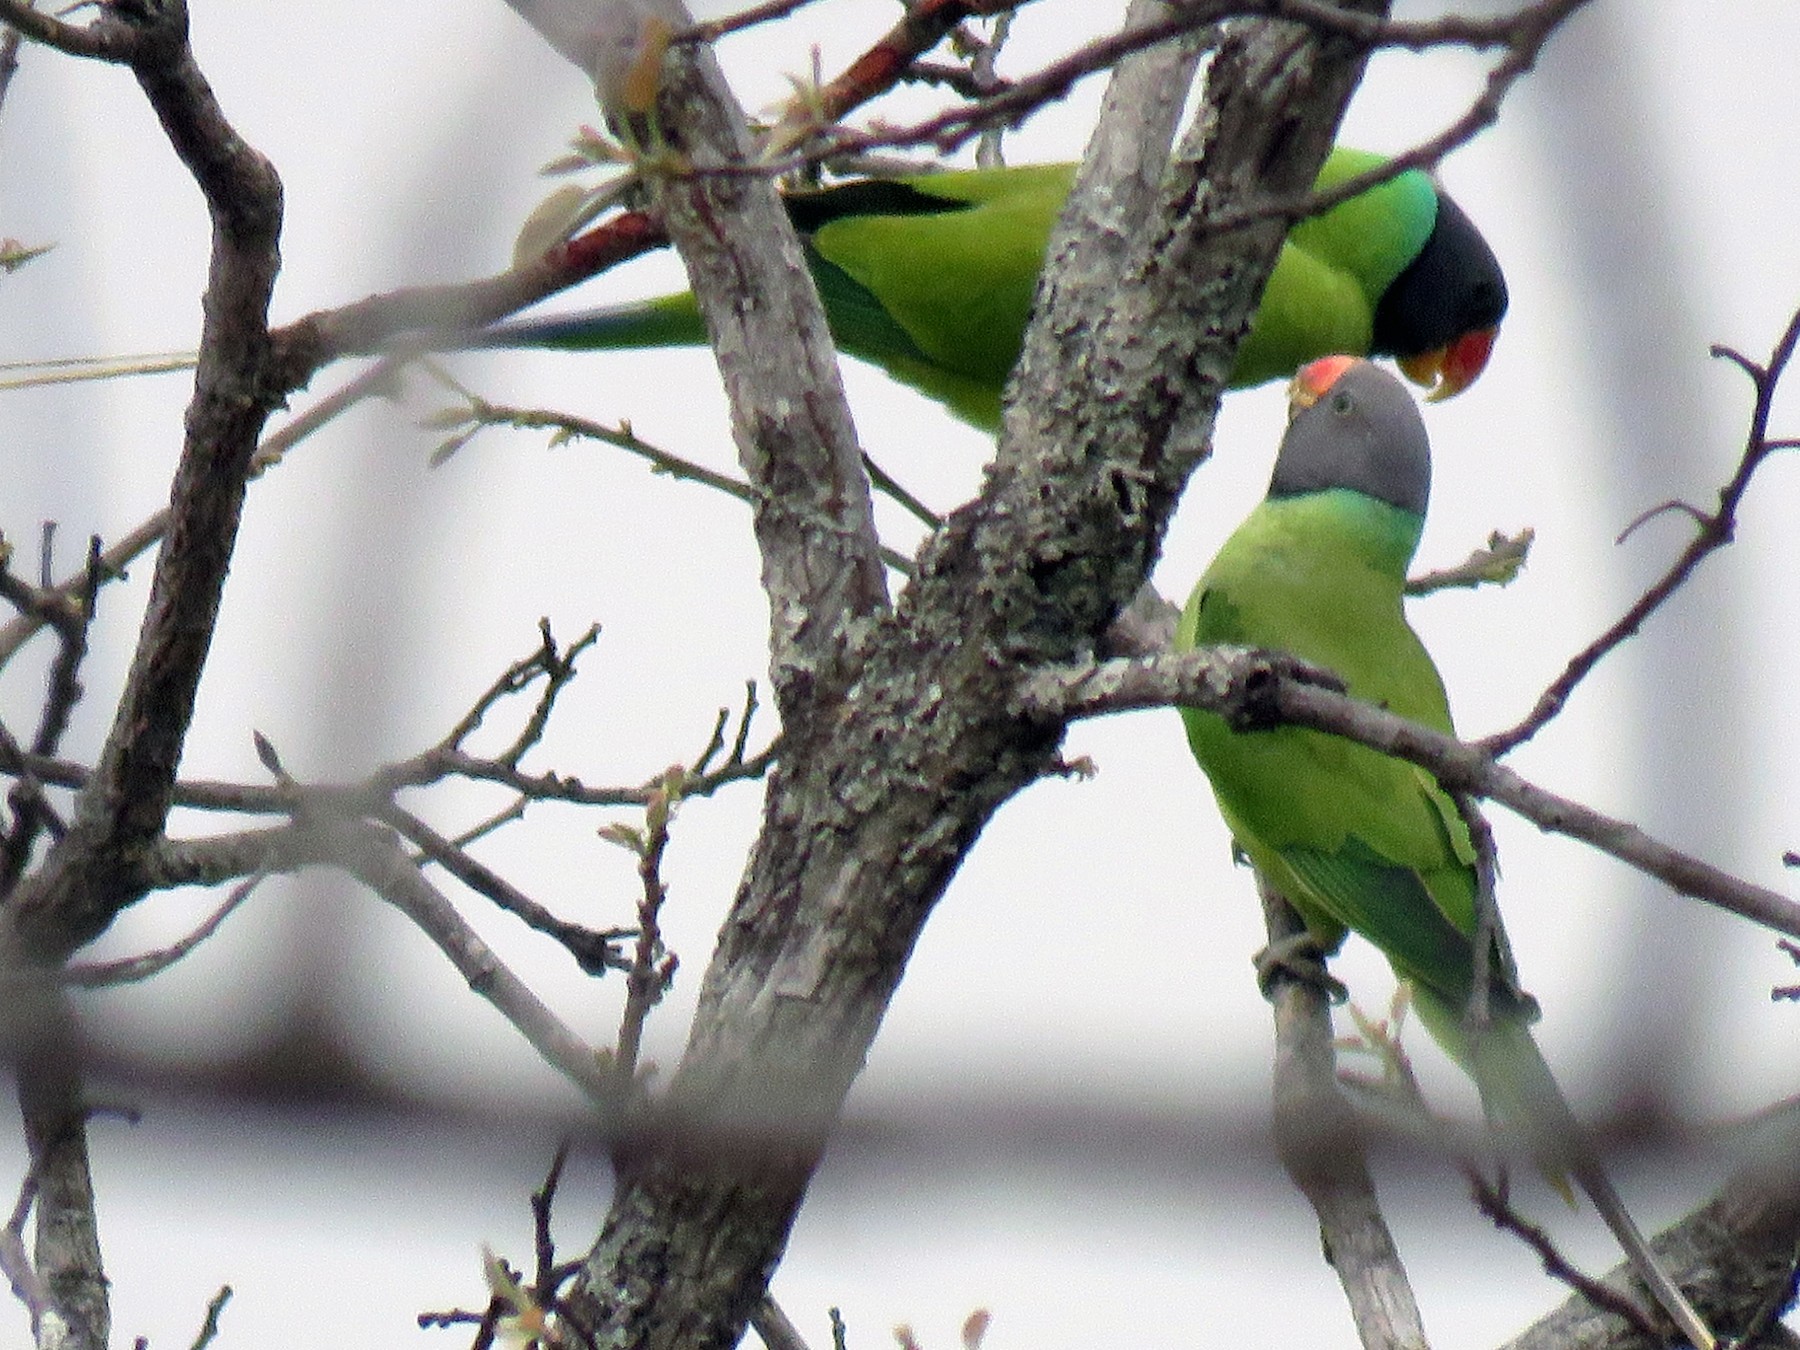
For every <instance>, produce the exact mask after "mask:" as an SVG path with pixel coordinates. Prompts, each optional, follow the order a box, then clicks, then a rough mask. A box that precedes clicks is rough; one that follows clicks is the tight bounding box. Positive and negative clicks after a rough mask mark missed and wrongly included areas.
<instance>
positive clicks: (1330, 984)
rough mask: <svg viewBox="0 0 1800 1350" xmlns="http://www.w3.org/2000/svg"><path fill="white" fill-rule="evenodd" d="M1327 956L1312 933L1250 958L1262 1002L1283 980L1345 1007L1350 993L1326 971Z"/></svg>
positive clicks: (1282, 941)
mask: <svg viewBox="0 0 1800 1350" xmlns="http://www.w3.org/2000/svg"><path fill="white" fill-rule="evenodd" d="M1327 954H1328V953H1327V952H1326V949H1325V944H1324V943H1322V942H1320V941H1319V939H1318V938H1316V937H1314V936H1313V935H1312V934H1311V933H1295V934H1293V935H1291V936H1289V937H1284V938H1277V939H1276V940H1275V941H1273V942H1271V943H1270V944H1269V945H1268V946H1266V947H1264V948H1263V949H1262V950H1261V951H1259V952H1258V953H1257V954H1256V955H1255V956H1253V957H1251V958H1250V960H1251V962H1252V964H1254V965H1255V967H1256V987H1257V988H1258V989H1260V990H1262V995H1263V997H1264V998H1272V997H1273V996H1274V991H1275V981H1276V980H1278V979H1282V978H1286V979H1290V980H1296V981H1298V982H1299V983H1301V984H1304V985H1309V986H1311V987H1312V988H1314V989H1316V990H1318V991H1319V992H1320V993H1321V994H1323V995H1324V996H1325V997H1326V998H1327V999H1328V1000H1329V1001H1330V1002H1331V1003H1332V1004H1333V1005H1336V1004H1339V1003H1344V1002H1346V1001H1348V999H1349V997H1350V990H1349V989H1348V988H1347V987H1346V986H1345V985H1344V982H1343V981H1342V980H1340V979H1338V978H1337V977H1336V976H1334V975H1333V974H1332V973H1331V972H1330V971H1328V970H1327V969H1325V957H1326V955H1327Z"/></svg>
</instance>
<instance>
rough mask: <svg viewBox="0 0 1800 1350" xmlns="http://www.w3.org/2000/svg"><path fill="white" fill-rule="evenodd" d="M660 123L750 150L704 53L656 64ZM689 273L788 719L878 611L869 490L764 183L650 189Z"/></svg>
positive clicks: (744, 156)
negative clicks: (723, 398)
mask: <svg viewBox="0 0 1800 1350" xmlns="http://www.w3.org/2000/svg"><path fill="white" fill-rule="evenodd" d="M659 109H660V116H661V118H662V120H663V124H664V126H665V127H666V128H668V129H669V130H670V131H671V132H672V133H673V134H675V135H676V137H677V139H678V142H679V145H680V148H681V149H682V151H683V153H684V154H685V155H686V156H687V157H688V158H689V159H690V160H691V161H692V162H693V163H694V164H695V165H696V166H698V167H700V168H701V169H703V170H704V169H705V168H707V167H709V166H713V165H738V164H743V163H746V162H748V161H749V160H750V159H751V158H752V157H753V155H754V147H753V146H752V144H751V142H750V138H749V135H748V133H747V130H746V127H745V121H744V117H743V114H742V112H741V111H739V109H738V108H737V105H736V102H735V101H734V100H733V99H732V97H731V94H730V91H729V90H728V89H727V88H726V86H725V82H724V77H723V76H722V75H721V73H720V72H719V69H718V65H717V63H716V62H715V61H714V59H713V57H712V55H711V53H710V52H708V51H706V50H705V49H703V48H677V49H675V50H674V51H672V52H671V53H669V56H668V58H667V60H666V62H665V66H664V85H663V89H662V92H661V97H660V99H659ZM651 189H652V197H653V199H654V201H655V202H656V204H657V207H658V209H659V211H660V214H661V215H662V217H663V220H664V223H665V224H666V226H667V227H668V231H669V236H670V238H671V239H672V240H673V241H674V243H675V247H676V249H677V250H678V251H679V252H680V254H681V257H682V261H683V262H684V263H685V264H686V266H687V270H688V278H689V281H690V283H691V284H692V286H693V290H694V295H695V298H696V299H697V300H698V301H699V304H700V311H701V314H702V316H703V317H704V318H705V320H706V325H707V332H708V335H709V337H710V339H711V342H712V347H713V352H714V354H715V356H716V358H717V360H718V364H719V373H720V375H721V377H722V378H723V380H724V384H725V392H726V395H727V397H728V398H729V400H730V403H731V417H732V430H733V434H734V435H735V437H736V439H737V443H738V455H739V458H740V460H741V461H742V463H743V466H744V470H745V473H746V475H747V477H748V478H749V481H750V485H751V487H752V488H753V489H754V490H755V492H756V493H757V499H756V501H755V502H754V503H753V504H752V508H751V509H752V512H753V514H754V517H755V529H756V538H757V544H758V546H759V548H760V549H761V552H762V559H763V586H764V589H765V590H766V591H767V592H768V597H769V611H770V621H771V630H770V666H771V673H772V678H773V681H774V686H775V696H776V703H777V706H778V707H779V708H780V710H781V715H782V720H783V723H784V725H787V724H791V723H792V722H794V721H795V720H797V719H799V718H802V717H805V716H806V715H808V714H810V713H813V712H815V711H816V710H817V709H818V708H819V707H820V706H821V705H822V701H828V700H830V699H833V698H835V697H836V696H837V695H838V693H839V692H840V691H841V690H842V688H843V686H844V684H845V682H846V681H847V678H848V671H847V668H846V664H845V662H846V658H847V655H848V652H847V647H848V645H849V644H850V643H851V642H852V641H853V640H854V634H855V633H856V632H857V631H859V629H858V627H857V626H856V625H853V624H852V623H851V622H850V621H852V620H867V619H869V618H870V617H872V616H874V615H875V614H877V613H879V612H881V611H882V610H884V609H885V608H886V606H887V590H886V581H885V576H886V574H885V572H884V571H883V568H882V565H881V558H880V551H879V548H880V546H879V541H878V539H877V537H876V533H875V523H874V515H873V507H872V503H871V500H870V495H869V481H868V477H867V475H865V474H864V472H863V468H862V460H861V456H860V453H859V451H858V447H857V443H856V433H855V430H854V429H853V428H852V426H851V424H850V411H849V407H848V405H847V404H846V403H845V401H844V395H843V386H842V384H841V382H840V380H839V378H838V368H837V355H836V350H835V348H834V347H833V346H832V342H831V335H830V332H829V331H828V330H827V328H826V325H825V313H824V310H823V308H822V307H821V306H820V304H819V298H818V295H817V293H816V292H815V291H814V289H813V286H812V281H811V278H810V277H809V276H808V274H807V270H806V264H805V259H804V258H803V256H802V255H801V251H800V244H799V240H798V239H797V238H796V237H795V235H794V231H793V228H792V226H791V225H789V223H788V219H787V213H786V212H785V211H784V210H783V209H782V206H781V201H780V198H779V196H778V194H777V193H776V190H775V185H774V183H773V182H772V181H769V180H767V179H763V178H760V177H758V176H754V175H752V176H747V177H719V176H710V175H705V174H702V175H700V176H693V177H685V176H684V177H681V178H672V177H657V178H653V179H652V181H651Z"/></svg>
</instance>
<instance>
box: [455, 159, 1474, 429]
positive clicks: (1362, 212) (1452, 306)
mask: <svg viewBox="0 0 1800 1350" xmlns="http://www.w3.org/2000/svg"><path fill="white" fill-rule="evenodd" d="M1381 163H1382V159H1381V157H1380V156H1379V155H1372V154H1369V153H1366V152H1364V151H1360V150H1348V149H1343V148H1339V149H1337V150H1334V151H1332V153H1331V156H1330V158H1329V159H1328V160H1327V161H1326V163H1325V167H1324V169H1323V170H1322V171H1321V173H1320V175H1319V179H1318V185H1319V187H1321V188H1329V187H1331V186H1333V185H1335V184H1337V183H1341V182H1343V181H1345V180H1346V179H1348V178H1350V177H1352V176H1353V175H1355V174H1358V173H1361V172H1363V171H1365V170H1368V169H1371V168H1374V167H1376V166H1377V165H1379V164H1381ZM1074 175H1075V166H1074V165H1073V164H1041V165H1027V166H1020V167H1016V168H1002V169H973V170H968V171H962V172H954V173H939V174H926V175H921V176H917V177H910V178H883V179H875V178H867V179H858V180H854V181H851V182H847V183H842V184H838V185H837V186H834V187H829V188H825V189H823V190H820V191H816V192H795V193H790V194H789V195H788V198H787V205H788V214H789V215H790V216H791V217H792V218H793V222H794V226H795V228H796V229H797V230H798V231H799V232H800V234H801V235H802V236H803V237H804V239H805V241H806V248H807V260H808V262H809V264H810V265H811V268H812V273H813V280H814V281H815V282H816V283H817V285H818V288H819V295H820V298H821V299H822V300H823V301H824V304H825V312H826V315H827V317H828V318H829V320H830V323H831V332H832V336H833V337H834V338H835V339H836V341H837V345H838V348H839V349H840V350H841V351H843V352H845V353H847V354H849V355H851V356H855V357H859V358H861V359H862V360H864V361H869V362H872V363H873V364H875V365H877V366H880V367H881V368H882V369H883V370H885V371H887V372H888V373H889V374H890V375H892V376H893V377H894V378H895V379H897V380H900V381H902V382H903V383H905V384H909V385H911V386H913V387H914V388H915V389H918V390H920V391H921V392H923V393H925V394H927V395H929V396H930V397H932V398H934V399H937V400H938V401H940V402H942V403H944V404H946V405H948V406H949V408H950V410H951V411H952V412H954V413H955V414H956V415H957V416H959V417H961V418H963V419H964V420H965V421H968V422H971V423H973V424H974V425H976V426H978V427H983V428H987V429H990V430H992V429H996V428H998V426H999V424H1000V395H1001V391H1002V389H1003V387H1004V386H1005V383H1006V377H1007V376H1008V375H1009V374H1010V373H1011V371H1012V368H1013V365H1014V363H1015V362H1016V361H1017V360H1018V357H1019V346H1020V343H1021V342H1022V341H1023V339H1024V334H1025V323H1026V320H1027V319H1028V318H1029V317H1030V314H1031V302H1032V297H1033V295H1034V294H1035V292H1036V289H1037V278H1038V272H1039V271H1040V270H1041V269H1042V267H1043V263H1044V248H1045V245H1046V243H1047V242H1048V240H1049V237H1050V228H1051V226H1052V225H1053V224H1054V223H1055V220H1056V216H1057V213H1058V212H1059V211H1060V210H1061V209H1062V204H1063V200H1064V199H1065V198H1066V197H1067V196H1068V194H1069V186H1070V184H1071V183H1072V182H1073V180H1074ZM1505 313H1506V280H1505V278H1504V276H1502V274H1501V271H1500V265H1499V263H1498V262H1496V261H1495V259H1494V254H1493V251H1492V250H1491V249H1490V248H1489V247H1488V244H1487V241H1486V240H1485V239H1483V238H1482V237H1481V233H1480V232H1479V231H1478V230H1477V229H1476V228H1475V226H1474V224H1473V223H1472V222H1471V221H1470V220H1469V218H1468V217H1467V216H1466V215H1464V214H1463V212H1462V210H1461V209H1460V208H1458V206H1457V205H1456V203H1455V202H1453V201H1451V200H1450V198H1449V197H1447V196H1446V195H1444V193H1443V192H1441V191H1440V190H1439V189H1438V188H1437V186H1436V185H1435V184H1434V183H1433V182H1432V181H1431V179H1430V178H1428V177H1427V176H1426V175H1425V174H1423V173H1420V172H1418V171H1416V170H1413V171H1409V172H1407V173H1403V174H1401V175H1399V176H1398V177H1396V178H1394V179H1391V180H1390V181H1388V182H1386V183H1384V184H1382V185H1381V186H1379V187H1376V188H1372V189H1370V190H1369V191H1367V192H1365V193H1363V194H1361V195H1360V196H1357V197H1353V198H1351V199H1350V200H1349V201H1346V202H1343V203H1341V204H1340V205H1338V206H1335V207H1333V208H1332V209H1331V210H1329V211H1326V212H1325V213H1324V214H1322V215H1319V216H1315V217H1313V218H1310V219H1308V220H1303V221H1301V222H1300V223H1299V224H1298V225H1296V226H1295V227H1294V228H1293V230H1292V231H1291V232H1290V233H1289V234H1288V238H1287V241H1286V243H1284V244H1283V246H1282V249H1281V256H1280V258H1279V259H1278V260H1277V262H1276V264H1275V270H1274V273H1273V274H1272V275H1271V276H1270V278H1269V282H1268V287H1267V289H1266V290H1265V291H1264V293H1263V299H1262V305H1261V308H1260V309H1259V310H1258V312H1257V315H1256V320H1255V322H1254V324H1253V326H1252V327H1251V330H1250V333H1249V336H1248V337H1246V338H1245V340H1244V344H1243V346H1242V348H1241V349H1240V350H1239V352H1238V363H1237V368H1236V370H1235V372H1234V373H1233V376H1232V384H1233V385H1234V386H1244V385H1252V384H1261V383H1262V382H1263V381H1265V380H1272V379H1276V378H1280V377H1285V376H1288V375H1292V374H1293V373H1294V371H1295V370H1296V369H1297V368H1298V367H1299V366H1300V365H1301V364H1302V363H1304V362H1306V361H1309V360H1311V359H1313V358H1314V357H1318V356H1323V355H1326V354H1327V353H1330V352H1341V351H1348V352H1358V353H1366V354H1368V355H1372V356H1392V357H1396V358H1398V359H1399V362H1400V366H1401V369H1403V370H1404V371H1405V372H1406V373H1407V375H1408V376H1409V377H1411V378H1412V379H1414V380H1416V381H1418V382H1420V383H1422V384H1426V385H1431V386H1434V388H1435V391H1436V392H1435V393H1434V395H1433V396H1434V397H1438V398H1448V397H1449V396H1450V395H1452V394H1455V393H1457V392H1458V391H1460V390H1462V389H1464V388H1466V387H1467V386H1468V385H1469V384H1470V383H1471V382H1473V381H1474V379H1475V378H1476V377H1477V376H1478V375H1480V374H1481V371H1482V368H1483V367H1484V366H1485V365H1486V364H1487V359H1488V354H1489V352H1490V351H1491V350H1492V348H1493V343H1494V337H1495V333H1496V332H1497V330H1498V325H1499V323H1500V319H1501V317H1502V316H1503V315H1504V314H1505ZM705 341H706V333H705V330H704V329H703V327H702V325H701V321H700V315H699V311H698V309H697V308H696V307H695V304H694V299H693V297H692V296H691V295H686V294H682V295H669V296H663V297H660V298H658V299H654V300H648V301H644V302H642V303H638V304H628V305H618V306H614V307H611V308H606V309H597V310H589V311H587V312H585V313H581V314H573V315H569V316H566V317H562V318H547V319H528V320H524V321H521V322H515V323H508V324H501V325H498V326H496V327H494V328H491V329H488V330H487V331H486V332H484V333H482V334H480V335H478V336H476V337H474V338H473V339H471V343H472V345H479V346H490V347H553V348H563V349H571V350H592V349H596V348H627V347H671V346H697V345H702V344H704V343H705Z"/></svg>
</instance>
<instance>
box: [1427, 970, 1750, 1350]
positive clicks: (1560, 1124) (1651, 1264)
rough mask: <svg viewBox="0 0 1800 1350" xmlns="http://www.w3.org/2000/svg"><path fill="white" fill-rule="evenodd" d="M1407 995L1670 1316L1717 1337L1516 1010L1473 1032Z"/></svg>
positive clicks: (1503, 1119) (1705, 1344)
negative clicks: (1629, 1203)
mask: <svg viewBox="0 0 1800 1350" xmlns="http://www.w3.org/2000/svg"><path fill="white" fill-rule="evenodd" d="M1413 1003H1414V1006H1415V1007H1416V1008H1417V1009H1418V1010H1419V1020H1420V1021H1421V1022H1423V1023H1424V1024H1425V1027H1426V1030H1428V1031H1429V1032H1430V1033H1431V1035H1432V1036H1433V1038H1435V1039H1436V1040H1437V1042H1438V1044H1440V1045H1442V1046H1443V1047H1444V1048H1445V1049H1446V1050H1448V1051H1449V1052H1450V1053H1451V1054H1452V1055H1454V1056H1455V1057H1456V1058H1457V1060H1458V1061H1459V1062H1461V1063H1462V1065H1463V1066H1464V1067H1465V1068H1466V1069H1468V1071H1469V1073H1470V1075H1471V1076H1472V1077H1473V1078H1474V1079H1475V1083H1476V1086H1477V1087H1478V1088H1479V1089H1480V1091H1481V1100H1482V1103H1483V1105H1484V1106H1485V1107H1486V1108H1487V1110H1488V1112H1489V1113H1490V1114H1491V1115H1492V1116H1493V1117H1494V1118H1495V1119H1497V1120H1498V1121H1499V1122H1500V1123H1501V1124H1502V1125H1503V1126H1505V1127H1507V1128H1509V1129H1510V1130H1513V1131H1515V1132H1516V1133H1517V1134H1518V1136H1519V1137H1520V1138H1521V1139H1522V1140H1523V1141H1524V1143H1525V1145H1526V1147H1527V1148H1528V1149H1529V1150H1530V1152H1531V1156H1532V1159H1533V1160H1534V1161H1535V1162H1536V1163H1537V1165H1538V1167H1539V1168H1540V1169H1541V1170H1542V1171H1543V1174H1544V1178H1545V1180H1547V1181H1549V1182H1550V1184H1551V1185H1552V1186H1555V1187H1556V1188H1557V1189H1558V1190H1559V1191H1561V1192H1562V1193H1563V1196H1564V1198H1565V1199H1569V1200H1570V1201H1571V1202H1572V1201H1573V1196H1572V1195H1570V1192H1569V1181H1570V1180H1573V1181H1574V1182H1575V1184H1576V1185H1578V1186H1580V1187H1581V1189H1582V1191H1583V1192H1585V1193H1586V1195H1587V1197H1588V1199H1590V1200H1592V1201H1593V1202H1594V1208H1595V1209H1596V1210H1597V1211H1599V1214H1600V1217H1601V1219H1602V1220H1604V1221H1605V1223H1606V1226H1607V1228H1608V1230H1610V1231H1611V1233H1612V1235H1613V1237H1614V1238H1615V1239H1616V1240H1617V1241H1618V1244H1619V1246H1620V1247H1621V1248H1622V1249H1623V1250H1624V1252H1625V1255H1626V1257H1627V1259H1628V1260H1629V1261H1630V1262H1631V1267H1632V1269H1633V1270H1634V1271H1636V1273H1637V1276H1638V1278H1639V1279H1640V1280H1642V1281H1643V1282H1644V1285H1645V1287H1646V1288H1647V1289H1649V1291H1650V1293H1651V1295H1652V1296H1653V1297H1654V1298H1655V1299H1656V1301H1657V1303H1659V1304H1660V1305H1661V1306H1662V1309H1663V1311H1664V1312H1665V1313H1667V1314H1668V1316H1669V1320H1670V1321H1672V1322H1673V1323H1674V1324H1675V1325H1676V1327H1677V1328H1679V1330H1680V1331H1681V1334H1682V1335H1683V1336H1685V1337H1687V1338H1688V1340H1689V1341H1690V1342H1692V1344H1693V1345H1694V1347H1695V1350H1714V1347H1715V1346H1716V1345H1717V1341H1716V1339H1715V1338H1714V1336H1713V1334H1712V1332H1711V1330H1710V1329H1708V1327H1707V1325H1706V1323H1705V1322H1704V1321H1703V1320H1702V1319H1701V1317H1700V1314H1699V1313H1698V1312H1696V1311H1695V1310H1694V1306H1693V1304H1691V1303H1689V1302H1688V1300H1687V1296H1686V1295H1685V1294H1683V1293H1682V1292H1681V1290H1680V1288H1678V1287H1677V1286H1676V1284H1675V1281H1674V1280H1673V1279H1671V1278H1670V1277H1669V1274H1668V1272H1667V1271H1665V1270H1664V1269H1663V1267H1662V1263H1661V1262H1660V1261H1658V1260H1657V1258H1656V1255H1655V1253H1653V1252H1652V1251H1651V1250H1650V1243H1649V1241H1648V1240H1647V1239H1646V1238H1645V1237H1644V1234H1643V1231H1642V1230H1641V1229H1639V1228H1638V1226H1637V1222H1636V1221H1635V1220H1634V1219H1633V1218H1632V1217H1631V1213H1630V1211H1629V1210H1627V1209H1626V1208H1625V1202H1624V1200H1623V1199H1621V1198H1620V1196H1619V1192H1618V1190H1617V1189H1616V1188H1615V1187H1614V1186H1613V1184H1612V1178H1611V1177H1609V1176H1608V1175H1607V1173H1606V1169H1605V1168H1604V1167H1603V1166H1602V1165H1601V1162H1600V1157H1599V1154H1598V1153H1596V1152H1595V1150H1594V1146H1593V1141H1592V1140H1590V1139H1589V1138H1588V1134H1587V1131H1586V1130H1585V1129H1583V1128H1582V1125H1581V1122H1580V1121H1578V1120H1577V1119H1576V1118H1575V1112H1574V1110H1573V1109H1572V1108H1571V1107H1570V1106H1569V1099H1568V1098H1567V1097H1565V1096H1563V1092H1562V1088H1561V1087H1560V1086H1558V1084H1557V1081H1556V1076H1555V1075H1554V1074H1552V1073H1551V1072H1550V1065H1549V1064H1548V1063H1546V1062H1545V1060H1544V1056H1543V1052H1542V1051H1540V1050H1539V1049H1538V1046H1537V1041H1536V1040H1535V1039H1534V1038H1533V1037H1532V1034H1531V1028H1530V1026H1529V1025H1527V1024H1526V1023H1525V1022H1524V1021H1523V1020H1521V1019H1519V1018H1510V1019H1508V1018H1502V1019H1501V1020H1497V1021H1495V1022H1494V1023H1493V1025H1491V1026H1490V1027H1488V1028H1487V1029H1486V1030H1485V1031H1484V1032H1483V1033H1482V1034H1481V1036H1480V1037H1479V1038H1474V1039H1472V1038H1471V1037H1470V1035H1469V1032H1468V1029H1467V1028H1466V1027H1465V1025H1464V1023H1463V1010H1462V1009H1461V1008H1453V1007H1451V1006H1450V1005H1449V1004H1447V1003H1445V1002H1444V1001H1443V1000H1442V999H1440V998H1439V997H1438V996H1437V995H1435V994H1433V993H1432V992H1431V991H1430V990H1428V989H1424V988H1419V987H1417V986H1415V988H1414V991H1413Z"/></svg>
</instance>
